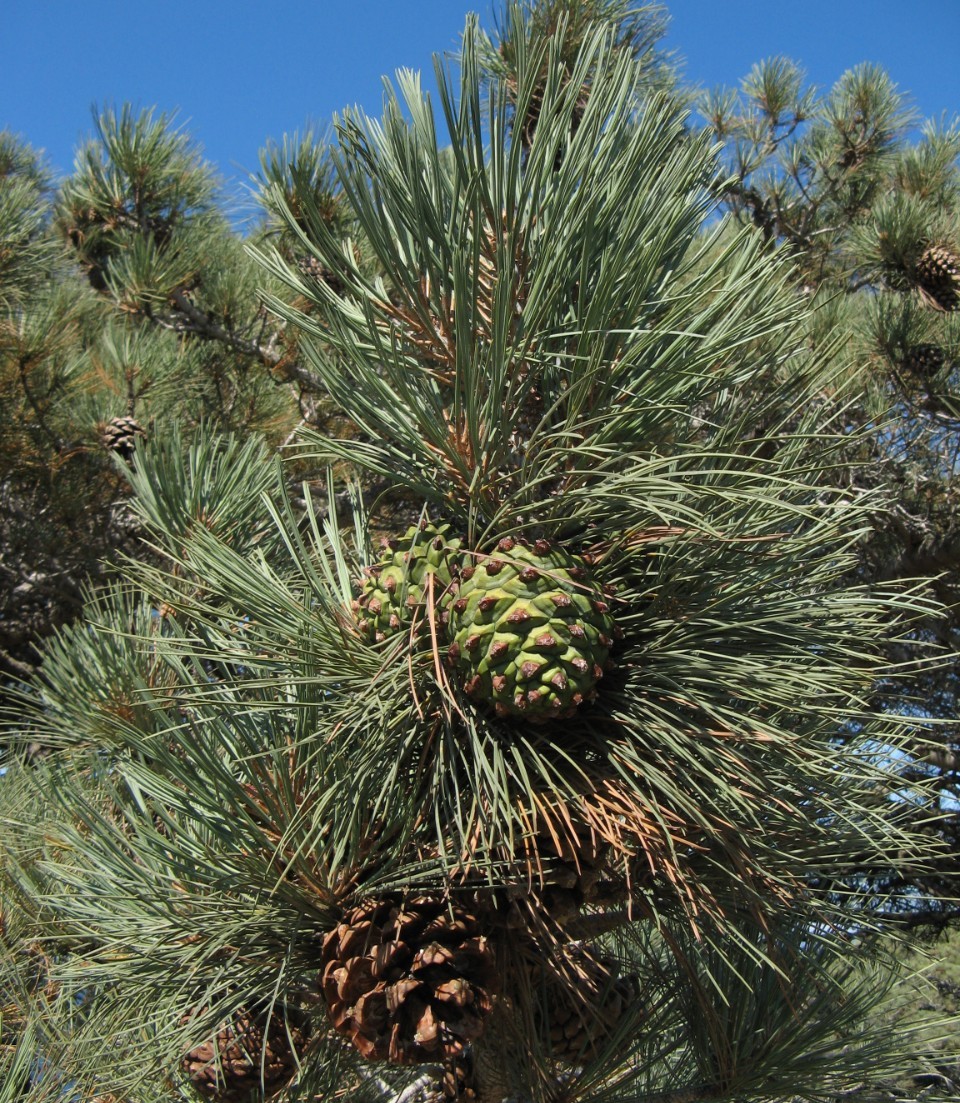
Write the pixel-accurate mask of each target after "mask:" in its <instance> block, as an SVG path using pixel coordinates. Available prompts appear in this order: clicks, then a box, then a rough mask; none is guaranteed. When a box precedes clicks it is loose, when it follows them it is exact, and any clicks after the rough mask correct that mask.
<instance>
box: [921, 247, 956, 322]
mask: <svg viewBox="0 0 960 1103" xmlns="http://www.w3.org/2000/svg"><path fill="white" fill-rule="evenodd" d="M915 276H916V281H917V286H918V287H919V288H920V291H921V293H922V294H923V295H924V296H925V297H926V298H927V299H928V300H929V301H930V302H931V303H932V304H933V305H934V306H935V307H937V309H938V310H957V309H958V308H960V257H958V256H957V254H956V253H954V252H953V251H952V250H951V249H948V248H947V247H946V246H945V245H928V246H927V247H926V249H924V250H923V252H922V253H921V254H920V259H919V260H918V261H917V266H916V269H915Z"/></svg>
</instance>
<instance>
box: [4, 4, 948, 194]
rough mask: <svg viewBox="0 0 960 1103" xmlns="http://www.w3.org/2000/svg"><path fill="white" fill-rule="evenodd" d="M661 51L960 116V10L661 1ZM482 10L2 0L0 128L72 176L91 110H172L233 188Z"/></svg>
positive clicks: (714, 68) (692, 68) (375, 99)
mask: <svg viewBox="0 0 960 1103" xmlns="http://www.w3.org/2000/svg"><path fill="white" fill-rule="evenodd" d="M668 7H669V10H670V13H671V17H672V22H671V28H670V32H669V35H668V38H667V41H666V45H667V47H668V48H670V49H672V50H673V51H675V52H676V53H677V54H678V55H679V56H680V58H681V59H682V60H683V71H684V74H685V77H686V79H687V80H688V81H690V82H692V83H695V84H699V85H701V86H704V87H710V86H713V85H715V84H735V83H736V82H737V81H738V80H739V79H740V77H742V76H743V75H744V74H745V73H746V72H747V71H748V70H749V69H750V67H751V65H753V64H754V63H755V62H756V61H758V60H760V59H761V58H764V57H768V56H770V55H772V54H787V55H789V56H791V57H793V58H795V59H796V60H797V61H799V62H800V63H802V65H803V66H804V68H805V69H806V70H807V72H808V74H809V76H810V79H811V80H812V81H813V82H815V83H816V84H818V85H821V86H828V85H830V84H832V83H833V81H834V80H836V78H837V77H838V76H839V75H840V73H842V72H843V70H844V69H846V68H848V67H849V66H851V65H854V64H856V63H857V62H860V61H873V62H877V63H879V64H881V65H883V66H884V67H885V68H886V69H887V70H888V71H889V73H890V75H891V76H892V78H893V79H894V81H895V82H896V83H897V84H898V85H899V86H900V88H901V89H902V90H904V91H907V92H909V93H910V94H911V96H912V98H913V100H914V102H915V104H916V106H917V107H918V109H919V110H920V111H921V112H922V114H924V115H925V116H936V117H940V116H941V115H942V114H944V113H946V115H947V116H948V117H954V116H957V115H960V0H792V2H786V0H727V2H726V3H719V2H717V0H672V2H669V4H668ZM471 10H473V11H477V12H478V13H479V15H480V17H481V19H482V20H483V21H485V22H486V23H487V24H488V25H489V24H490V22H491V17H492V13H493V10H494V7H493V4H492V3H491V0H482V2H475V3H469V2H466V0H353V3H344V2H343V0H340V2H338V3H332V2H331V0H310V2H307V0H273V2H272V3H266V2H254V0H229V2H227V0H193V2H192V3H184V2H183V0H163V2H160V0H6V3H5V4H4V5H3V14H2V19H0V33H2V35H3V41H4V46H5V49H4V51H3V54H4V57H3V64H2V66H0V128H8V129H11V130H13V131H15V132H17V133H19V134H21V135H22V136H23V137H24V138H26V139H27V141H29V142H30V143H31V144H32V145H33V146H34V147H36V148H41V149H43V150H45V151H46V154H47V157H48V160H49V162H50V164H51V165H52V167H53V168H54V169H55V170H56V171H58V172H67V171H69V169H70V167H71V164H72V161H73V155H74V151H75V149H76V147H77V144H78V142H79V141H80V140H81V139H82V138H83V137H84V136H85V135H86V134H88V133H89V132H90V129H91V124H90V119H91V106H92V105H93V104H95V103H97V104H104V103H116V104H120V103H123V102H124V101H131V102H132V103H134V104H135V105H137V106H139V107H148V106H154V105H155V106H157V107H159V108H160V109H161V110H164V111H174V110H176V111H178V113H179V114H178V117H179V119H180V120H181V121H182V122H183V123H184V124H186V126H187V127H188V129H189V131H190V132H191V134H192V135H193V136H194V138H195V139H196V140H197V141H198V142H199V143H200V144H201V145H202V147H203V149H204V151H205V153H206V156H207V158H208V159H209V160H210V161H212V162H214V164H215V165H216V166H217V167H218V168H219V169H220V171H221V173H222V174H223V175H224V176H225V177H227V178H230V179H232V180H233V181H234V182H235V183H236V182H237V181H241V180H244V179H246V174H248V173H251V172H254V171H255V170H256V168H257V163H258V161H257V155H258V150H259V149H260V148H261V146H262V145H263V143H264V142H265V141H266V140H267V139H268V138H275V139H279V138H281V137H282V136H283V134H284V132H292V131H294V130H298V129H299V130H302V129H303V128H304V127H305V125H307V124H310V123H313V124H314V126H315V128H319V129H320V130H321V131H322V130H323V129H324V128H325V127H326V125H327V124H328V122H329V120H330V117H331V115H332V114H333V113H334V112H335V111H337V110H339V109H340V108H342V107H343V106H345V105H348V104H359V105H360V106H362V107H363V108H364V109H366V110H367V111H368V112H369V113H371V114H377V113H378V112H379V110H380V104H381V96H382V92H381V83H380V77H381V75H382V74H390V73H392V72H393V71H394V70H395V69H397V68H398V67H401V66H406V67H410V68H414V69H422V70H423V71H424V76H425V81H426V83H427V84H428V86H432V68H431V54H432V53H433V52H434V51H441V52H442V51H451V50H454V49H455V48H456V45H457V40H458V35H459V33H460V31H461V29H462V27H463V22H464V17H465V15H466V13H467V12H468V11H471Z"/></svg>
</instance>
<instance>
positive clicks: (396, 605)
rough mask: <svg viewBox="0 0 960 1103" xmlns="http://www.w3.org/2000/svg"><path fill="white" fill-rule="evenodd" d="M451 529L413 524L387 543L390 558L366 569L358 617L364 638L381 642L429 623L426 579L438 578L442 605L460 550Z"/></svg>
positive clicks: (356, 603)
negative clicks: (453, 558)
mask: <svg viewBox="0 0 960 1103" xmlns="http://www.w3.org/2000/svg"><path fill="white" fill-rule="evenodd" d="M449 531H450V526H449V525H439V526H436V525H430V524H423V525H420V526H417V525H412V526H411V527H410V528H409V529H407V531H406V532H405V533H404V535H403V536H402V537H401V538H400V539H399V540H398V539H392V540H387V541H384V546H385V549H386V550H385V554H384V556H383V557H382V558H381V559H380V561H379V562H378V563H375V564H374V565H373V566H372V567H367V568H366V570H365V572H364V573H365V575H366V578H365V579H364V580H363V582H362V584H361V586H360V596H359V597H358V598H357V599H356V601H354V602H353V606H352V607H353V612H354V616H355V617H356V620H357V627H358V628H359V629H360V632H361V634H362V635H363V636H364V637H366V638H367V639H368V640H370V641H371V642H372V643H380V642H381V641H382V640H385V639H387V638H388V637H390V636H394V635H396V634H397V633H398V632H400V631H406V632H409V631H411V629H412V630H413V631H414V633H415V634H419V633H420V632H422V631H423V630H424V629H425V628H426V624H427V610H426V601H427V578H428V576H430V575H432V576H433V594H434V600H435V601H437V602H438V603H439V599H440V596H441V594H443V593H444V592H445V591H446V589H447V588H448V587H449V585H450V577H451V576H450V566H449V557H450V555H451V553H453V552H455V551H456V550H457V549H458V548H459V547H460V541H459V539H457V538H456V537H454V538H453V539H450V538H449V537H448V535H447V534H448V533H449Z"/></svg>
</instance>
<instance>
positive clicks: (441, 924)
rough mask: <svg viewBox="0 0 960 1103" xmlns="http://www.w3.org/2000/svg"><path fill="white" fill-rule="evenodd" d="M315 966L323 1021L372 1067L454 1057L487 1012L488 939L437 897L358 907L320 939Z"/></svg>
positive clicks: (490, 960) (464, 913)
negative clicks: (319, 975) (318, 973)
mask: <svg viewBox="0 0 960 1103" xmlns="http://www.w3.org/2000/svg"><path fill="white" fill-rule="evenodd" d="M323 962H324V967H323V978H322V984H323V995H324V997H325V999H326V1003H327V1010H328V1011H329V1014H330V1019H331V1022H332V1023H333V1026H334V1028H335V1029H336V1030H337V1031H339V1032H340V1033H341V1034H343V1035H344V1036H346V1037H347V1038H349V1039H350V1041H351V1042H352V1043H353V1044H354V1045H355V1046H356V1047H357V1049H358V1050H359V1051H360V1052H361V1053H362V1054H363V1056H364V1057H367V1058H370V1059H374V1060H379V1061H390V1062H392V1063H393V1064H398V1065H409V1064H417V1063H422V1062H435V1061H442V1060H445V1059H448V1058H452V1057H455V1056H457V1055H458V1054H459V1053H460V1052H461V1050H462V1049H463V1047H464V1045H466V1044H467V1043H468V1042H470V1041H472V1040H473V1039H474V1038H477V1037H478V1036H479V1035H480V1033H481V1032H482V1030H483V1024H484V1018H485V1017H486V1015H487V1014H488V1012H489V1011H490V1008H491V1003H492V997H491V989H492V987H493V984H494V980H495V977H496V972H495V968H494V958H493V953H492V950H491V949H490V947H489V945H488V943H487V939H486V938H485V937H483V935H482V934H481V933H480V925H479V923H478V921H477V919H476V917H475V916H474V915H472V914H471V913H469V912H467V911H466V910H464V909H463V908H459V907H457V906H456V905H453V906H451V905H450V903H449V902H448V901H447V900H445V899H443V898H442V897H439V896H436V897H434V896H418V897H414V898H413V899H409V900H405V901H402V902H401V901H400V899H399V898H398V897H393V898H387V899H381V900H371V901H368V902H366V903H364V904H361V905H360V906H359V907H357V908H355V909H354V910H353V911H351V912H349V913H348V914H347V915H345V916H344V919H343V922H342V923H340V925H339V926H338V927H337V928H336V929H335V930H333V931H331V932H330V933H329V934H328V935H327V936H326V938H325V939H324V941H323Z"/></svg>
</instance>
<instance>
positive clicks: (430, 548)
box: [353, 526, 617, 724]
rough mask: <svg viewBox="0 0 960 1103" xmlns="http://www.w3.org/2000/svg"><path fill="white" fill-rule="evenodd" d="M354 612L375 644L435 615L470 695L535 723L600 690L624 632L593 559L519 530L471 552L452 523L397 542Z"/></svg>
mask: <svg viewBox="0 0 960 1103" xmlns="http://www.w3.org/2000/svg"><path fill="white" fill-rule="evenodd" d="M428 581H430V582H431V585H430V587H429V592H428V586H427V583H428ZM431 606H432V608H431ZM353 611H354V615H355V617H356V621H357V626H358V628H359V630H360V632H361V633H362V634H363V635H364V636H365V637H366V638H367V639H368V640H370V641H372V642H380V641H381V640H384V639H387V638H388V637H389V636H392V635H395V634H396V633H398V632H401V631H411V629H412V630H413V631H414V632H415V633H416V631H417V630H418V629H419V630H420V631H422V630H423V628H424V627H426V625H427V624H428V623H431V622H432V623H433V624H434V626H435V629H436V630H437V631H438V633H439V635H441V636H443V637H444V638H445V640H446V642H447V653H446V658H447V661H448V663H449V665H450V666H451V667H452V669H453V670H454V671H456V672H457V673H458V674H459V675H460V678H461V684H462V687H463V689H464V691H465V692H466V694H467V695H468V696H469V697H471V698H472V699H473V700H474V701H476V702H477V703H478V704H480V705H486V706H488V707H490V708H491V709H492V710H493V711H494V712H495V713H496V714H497V715H498V716H504V717H510V716H517V717H522V718H524V719H526V720H529V721H532V722H533V723H536V724H542V723H546V722H548V721H550V720H556V719H565V718H567V717H570V716H572V715H573V714H574V712H575V711H576V710H577V708H578V707H579V706H580V705H581V704H582V703H583V702H584V701H591V700H593V699H594V698H595V697H596V692H597V690H596V687H597V683H598V682H599V680H600V679H601V678H602V677H603V674H604V671H605V670H606V669H607V668H608V667H609V666H610V665H612V664H611V663H610V650H611V648H612V647H613V643H614V638H615V636H616V633H617V630H616V627H615V625H614V622H613V618H612V617H611V615H610V611H609V606H608V603H607V601H606V600H605V596H604V593H603V591H602V589H601V588H600V587H599V586H598V585H597V584H596V583H594V582H593V581H592V579H591V577H590V572H589V562H588V560H587V559H586V558H584V557H582V556H576V555H572V554H571V553H569V552H567V551H565V550H564V549H562V548H558V547H556V546H554V545H553V544H552V543H551V542H550V541H548V540H538V541H536V542H535V543H533V544H528V543H525V542H523V541H519V540H514V539H513V538H511V537H507V538H505V539H503V540H501V541H500V542H499V544H498V545H497V548H496V550H495V552H494V553H493V554H490V555H486V554H479V553H468V552H465V551H463V550H462V549H461V542H460V541H459V540H455V539H454V540H451V539H450V538H449V536H448V534H447V528H446V526H444V527H443V528H442V529H437V528H434V527H433V526H425V527H422V528H420V529H411V530H410V531H409V532H408V533H407V534H406V535H405V536H404V537H403V538H402V539H401V540H399V541H393V542H391V543H390V544H389V545H388V549H387V554H386V555H385V556H384V557H383V558H382V559H381V560H380V562H379V563H377V564H376V565H375V566H373V567H370V568H368V570H367V577H366V579H365V580H364V582H363V583H362V586H361V588H360V596H359V597H358V599H357V600H356V601H354V603H353Z"/></svg>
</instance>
